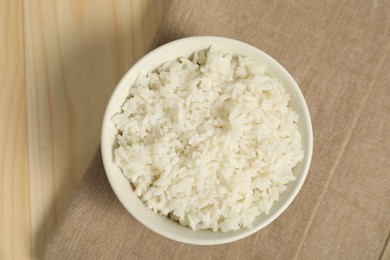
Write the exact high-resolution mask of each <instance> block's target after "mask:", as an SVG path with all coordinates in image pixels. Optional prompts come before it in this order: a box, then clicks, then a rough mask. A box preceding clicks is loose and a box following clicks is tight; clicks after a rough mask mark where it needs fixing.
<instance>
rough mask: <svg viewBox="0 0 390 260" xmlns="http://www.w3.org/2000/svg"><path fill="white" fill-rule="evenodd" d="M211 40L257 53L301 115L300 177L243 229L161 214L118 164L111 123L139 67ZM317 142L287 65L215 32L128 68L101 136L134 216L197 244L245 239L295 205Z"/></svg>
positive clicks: (107, 162)
mask: <svg viewBox="0 0 390 260" xmlns="http://www.w3.org/2000/svg"><path fill="white" fill-rule="evenodd" d="M210 45H213V46H214V47H215V48H216V49H218V50H220V51H223V52H227V53H233V54H237V55H245V56H252V57H255V58H257V59H259V60H260V61H261V62H262V63H263V64H264V65H265V67H266V73H267V74H269V75H270V76H272V77H275V78H277V79H278V80H279V81H280V82H281V83H282V84H283V85H284V87H285V89H286V91H287V92H288V93H289V94H290V97H291V102H290V105H291V106H292V107H293V109H294V110H295V111H296V112H297V114H298V116H299V121H298V127H299V130H300V132H301V135H302V145H303V150H304V152H305V155H304V158H303V161H302V162H301V163H299V164H298V165H297V166H296V167H295V168H294V174H295V176H296V177H297V180H296V181H294V182H292V183H290V184H288V186H287V190H286V191H285V192H284V193H283V194H282V195H281V197H280V200H279V201H278V202H276V203H275V204H274V205H273V207H272V209H271V211H270V214H269V215H267V216H266V215H264V214H263V215H261V216H259V217H257V219H256V220H255V222H254V224H253V228H252V229H246V228H242V229H240V230H238V231H231V232H226V233H223V232H216V233H215V232H213V231H211V230H201V231H193V230H192V229H190V228H188V227H184V226H181V225H180V224H178V223H176V222H174V221H172V220H170V219H168V218H166V217H163V216H162V215H159V214H156V213H154V212H153V211H152V210H150V209H148V208H147V207H146V206H145V205H144V204H143V203H142V202H141V200H140V199H139V198H138V197H137V196H136V195H135V194H134V192H133V189H132V187H131V186H130V183H129V181H128V180H127V179H126V178H125V177H124V176H123V175H122V173H121V170H120V169H119V168H118V167H117V166H116V165H115V163H114V159H113V150H114V147H115V146H116V142H115V136H116V133H117V130H116V129H115V127H114V124H113V123H112V122H111V118H112V117H113V116H114V115H115V114H116V113H118V112H120V107H121V105H122V104H123V102H124V101H125V99H126V98H127V97H128V92H129V88H130V86H132V85H133V82H134V80H135V78H136V76H137V75H138V73H139V72H140V71H143V72H148V71H152V70H154V69H156V68H157V67H158V66H159V65H161V64H162V63H164V62H165V61H168V60H174V59H176V58H178V57H183V56H190V55H191V54H192V53H194V52H195V51H198V50H202V49H206V48H208V47H209V46H210ZM312 147H313V133H312V126H311V120H310V115H309V111H308V109H307V105H306V102H305V99H304V98H303V95H302V93H301V91H300V89H299V87H298V85H297V83H296V82H295V81H294V79H293V78H292V77H291V75H290V74H289V73H288V72H287V70H286V69H284V68H283V67H282V66H281V65H280V64H279V63H278V62H277V61H275V60H274V59H273V58H271V57H270V56H269V55H267V54H266V53H264V52H263V51H261V50H259V49H257V48H255V47H253V46H251V45H248V44H246V43H243V42H240V41H237V40H233V39H228V38H222V37H214V36H200V37H190V38H184V39H180V40H176V41H173V42H170V43H167V44H165V45H163V46H161V47H159V48H157V49H155V50H153V51H151V52H150V53H148V54H147V55H145V56H144V57H143V58H142V59H140V60H139V61H138V62H137V63H136V64H135V65H134V66H133V67H132V68H131V69H130V70H129V71H128V72H127V73H126V75H125V76H124V77H123V78H122V80H121V81H120V82H119V84H118V86H117V87H116V89H115V90H114V92H113V94H112V96H111V98H110V101H109V103H108V105H107V108H106V112H105V115H104V119H103V128H102V137H101V150H102V156H103V163H104V168H105V170H106V174H107V177H108V180H109V182H110V184H111V186H112V189H113V190H114V192H115V194H116V196H117V197H118V199H119V200H120V202H121V203H122V205H123V206H124V207H125V208H126V209H127V210H128V211H129V212H130V213H131V215H133V217H134V218H136V219H137V220H138V221H139V222H141V223H142V224H143V225H145V226H146V227H148V228H150V229H151V230H153V231H154V232H156V233H158V234H160V235H162V236H164V237H167V238H170V239H173V240H176V241H180V242H184V243H189V244H197V245H215V244H223V243H228V242H232V241H235V240H238V239H241V238H244V237H246V236H249V235H251V234H253V233H254V232H256V231H258V230H260V229H261V228H263V227H265V226H267V225H268V224H269V223H271V222H272V221H273V220H274V219H275V218H277V217H278V216H279V215H280V214H281V213H282V212H283V211H284V210H285V209H286V208H287V207H288V206H289V205H290V204H291V202H292V201H293V199H294V198H295V196H296V195H297V193H298V191H299V190H300V189H301V187H302V185H303V182H304V180H305V178H306V175H307V173H308V170H309V166H310V162H311V156H312Z"/></svg>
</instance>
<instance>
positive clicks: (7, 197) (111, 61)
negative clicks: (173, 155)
mask: <svg viewBox="0 0 390 260" xmlns="http://www.w3.org/2000/svg"><path fill="white" fill-rule="evenodd" d="M168 4H169V0H117V1H107V0H94V1H92V0H90V1H82V0H69V1H59V0H57V1H52V0H1V1H0V174H1V179H0V189H1V190H0V196H1V198H0V210H1V214H0V259H30V258H38V259H39V258H41V256H42V252H43V249H44V246H45V243H46V241H47V239H48V237H49V236H50V235H51V234H52V232H53V230H54V228H55V226H56V224H57V223H58V221H59V219H60V218H61V215H62V214H63V213H64V211H65V210H66V208H67V206H68V205H69V202H70V200H71V198H72V193H73V192H74V190H75V188H76V187H77V184H78V182H79V180H80V178H81V177H82V175H83V172H84V170H85V169H86V167H87V165H88V163H89V161H90V159H91V156H92V155H93V152H94V150H95V149H96V148H97V146H98V144H99V136H100V125H101V120H102V116H103V111H104V108H105V105H106V103H107V100H108V98H109V96H110V94H111V92H112V91H113V89H114V87H115V85H116V84H117V82H118V81H119V79H120V78H121V77H122V75H123V74H124V73H125V72H126V71H127V70H128V69H129V67H130V66H131V65H132V64H133V63H134V62H135V61H136V60H137V59H139V58H140V57H142V56H143V55H144V54H145V53H146V52H147V51H148V50H149V48H150V44H151V41H152V39H153V36H154V34H155V32H156V30H157V27H158V25H159V23H160V21H161V18H162V16H163V14H164V13H165V11H166V9H167V6H168Z"/></svg>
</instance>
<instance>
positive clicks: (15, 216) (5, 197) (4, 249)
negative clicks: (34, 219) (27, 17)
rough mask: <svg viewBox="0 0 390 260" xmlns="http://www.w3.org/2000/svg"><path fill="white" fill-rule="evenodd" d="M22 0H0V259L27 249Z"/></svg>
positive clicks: (22, 256) (25, 252)
mask: <svg viewBox="0 0 390 260" xmlns="http://www.w3.org/2000/svg"><path fill="white" fill-rule="evenodd" d="M22 13H23V12H22V1H21V0H20V1H19V0H16V1H11V0H9V1H0V36H1V37H0V82H1V83H0V84H1V85H0V175H1V178H0V196H1V197H0V211H1V212H0V259H26V258H29V256H30V252H31V242H30V213H29V194H28V192H29V189H28V155H27V120H26V119H27V116H26V91H25V84H24V83H25V78H24V53H23V17H22Z"/></svg>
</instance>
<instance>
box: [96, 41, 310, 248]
mask: <svg viewBox="0 0 390 260" xmlns="http://www.w3.org/2000/svg"><path fill="white" fill-rule="evenodd" d="M197 40H206V41H209V42H210V45H212V42H213V41H226V42H227V43H229V44H239V45H242V46H243V47H244V48H249V49H252V50H251V51H254V52H257V53H258V54H259V56H262V57H266V58H267V59H268V60H269V62H271V63H273V65H274V66H276V67H278V70H280V71H281V73H282V74H284V75H285V77H287V79H288V81H289V83H291V84H292V86H291V88H293V89H294V91H295V92H296V93H295V94H296V95H297V97H298V101H297V102H298V103H299V104H300V106H301V108H302V111H303V115H304V120H303V125H304V126H303V127H304V128H305V129H306V131H307V136H306V137H305V138H306V142H307V144H306V149H305V147H303V149H304V151H305V153H306V154H305V156H306V158H307V159H306V160H305V161H302V163H303V167H302V171H301V172H300V174H301V178H299V179H297V180H296V181H295V182H294V186H293V188H292V191H291V194H290V196H288V197H286V199H285V200H284V201H283V202H282V203H281V204H280V206H279V207H278V208H277V209H276V211H275V212H274V213H273V214H272V216H270V215H271V214H270V215H267V217H266V218H265V220H264V221H262V222H261V223H260V224H259V225H258V226H256V227H253V228H252V229H247V230H246V232H242V233H237V234H234V235H232V236H229V237H223V238H221V239H218V240H206V241H205V240H199V239H196V238H193V237H182V236H177V235H175V234H174V233H169V232H163V231H162V230H161V229H158V228H156V227H153V226H149V225H148V224H147V223H146V222H145V221H144V219H143V218H142V217H141V216H139V215H137V214H134V212H133V211H131V208H129V207H128V206H126V203H125V198H124V197H123V196H122V194H121V193H120V191H119V190H118V189H117V188H116V186H115V185H114V178H115V176H113V175H112V174H110V171H109V170H108V169H109V164H111V159H110V158H111V157H112V148H111V147H106V142H105V141H104V140H105V138H106V131H107V125H108V124H110V123H112V122H111V117H112V115H111V114H109V112H110V111H109V110H110V109H109V108H110V107H112V106H113V103H114V99H115V98H114V97H116V96H117V95H118V92H119V91H120V89H122V88H124V87H126V85H125V83H126V81H127V79H128V78H129V76H130V75H132V74H133V73H139V67H140V66H141V65H142V64H143V63H144V61H145V60H148V59H149V58H151V57H153V56H154V55H155V54H157V53H159V52H162V51H164V50H166V49H170V48H172V47H173V46H175V45H180V44H187V43H189V42H191V41H197ZM194 51H195V50H194ZM233 54H234V53H233ZM179 56H180V55H179ZM179 56H178V57H179ZM163 62H164V61H162V62H161V63H163ZM127 87H128V86H127ZM115 105H117V104H115ZM302 139H303V137H302ZM100 142H101V154H102V161H103V166H104V171H105V173H106V176H107V179H108V181H109V183H110V186H111V188H112V190H113V191H114V193H115V195H116V197H117V198H118V200H119V201H120V203H121V204H122V205H123V207H124V208H125V209H126V210H127V211H128V212H129V213H130V214H131V215H132V216H133V217H134V218H135V219H137V221H139V222H140V223H141V224H143V225H144V226H145V227H147V228H149V229H150V230H152V231H153V232H155V233H157V234H159V235H162V236H164V237H166V238H169V239H172V240H175V241H178V242H182V243H187V244H193V245H217V244H224V243H230V242H233V241H236V240H239V239H242V238H244V237H247V236H250V235H252V234H253V233H255V232H257V231H259V230H260V229H262V228H264V227H265V226H267V225H269V224H270V223H271V222H272V221H274V220H275V219H276V218H278V217H279V216H280V215H281V214H282V213H283V212H284V211H285V210H286V209H287V207H288V206H289V205H290V204H291V203H292V201H293V200H294V199H295V198H296V196H297V194H298V192H299V191H300V190H301V188H302V186H303V183H304V181H305V180H306V178H307V175H308V172H309V168H310V164H311V160H312V153H313V129H312V123H311V117H310V113H309V109H308V107H307V103H306V101H305V99H304V96H303V94H302V92H301V89H300V87H299V86H298V84H297V83H296V81H295V80H294V78H293V77H292V76H291V75H290V73H289V72H288V71H287V70H286V69H285V68H284V67H283V66H282V65H281V64H280V63H279V62H278V61H276V60H275V59H274V58H272V57H271V56H270V55H268V54H267V53H265V52H264V51H262V50H260V49H258V48H256V47H254V46H252V45H250V44H248V43H245V42H242V41H239V40H236V39H232V38H226V37H220V36H191V37H186V38H181V39H178V40H174V41H171V42H168V43H166V44H164V45H161V46H160V47H157V48H156V49H154V50H152V51H150V52H149V53H147V54H146V55H144V56H143V57H142V58H141V59H139V60H138V61H137V62H136V63H134V64H133V65H132V66H131V67H130V69H129V70H128V71H127V72H126V73H125V74H124V75H123V77H122V78H121V80H120V81H119V83H118V84H117V85H116V87H115V89H114V91H113V92H112V94H111V96H110V98H109V101H108V103H107V105H106V107H105V112H104V117H103V121H102V129H101V139H100ZM194 232H196V231H194Z"/></svg>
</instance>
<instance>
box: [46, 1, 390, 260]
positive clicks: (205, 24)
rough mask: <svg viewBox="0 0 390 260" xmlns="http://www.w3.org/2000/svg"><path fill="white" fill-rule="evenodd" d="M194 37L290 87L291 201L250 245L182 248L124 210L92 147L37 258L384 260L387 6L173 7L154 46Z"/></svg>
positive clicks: (388, 223)
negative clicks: (301, 133)
mask: <svg viewBox="0 0 390 260" xmlns="http://www.w3.org/2000/svg"><path fill="white" fill-rule="evenodd" d="M193 35H220V36H226V37H231V38H235V39H239V40H242V41H245V42H247V43H249V44H252V45H254V46H256V47H258V48H260V49H262V50H264V51H265V52H267V53H268V54H270V55H271V56H272V57H274V58H275V59H276V60H278V61H279V62H280V63H281V64H282V65H283V66H284V67H285V68H286V69H287V70H288V71H289V72H290V73H291V74H292V76H293V77H294V78H295V80H296V81H297V82H298V85H299V86H300V87H301V90H302V92H303V94H304V96H305V98H306V101H307V103H308V106H309V110H310V113H311V117H312V121H313V129H314V154H313V161H312V165H311V169H310V172H309V175H308V177H307V179H306V181H305V184H304V186H303V188H302V190H301V192H300V193H299V194H298V196H297V198H296V199H295V200H294V202H293V203H292V204H291V206H290V207H289V208H288V209H287V210H286V211H285V212H284V213H283V214H282V215H281V216H280V217H279V218H277V219H276V220H275V221H274V222H272V223H271V224H270V225H269V226H267V227H266V228H264V229H262V230H260V231H258V232H256V233H255V234H253V235H252V236H249V237H247V238H245V239H242V240H239V241H237V242H233V243H229V244H225V245H217V246H194V245H188V244H183V243H179V242H175V241H172V240H169V239H166V238H164V237H161V236H159V235H157V234H155V233H154V232H152V231H150V230H149V229H147V228H146V227H144V226H143V225H141V224H140V223H139V222H138V221H136V220H135V219H134V218H133V217H132V216H131V215H130V214H129V213H127V211H126V210H125V209H124V208H123V207H122V206H121V204H120V203H119V201H118V200H117V199H116V197H115V195H114V193H113V192H112V190H111V187H110V185H109V183H108V181H107V178H106V176H105V172H104V169H103V165H102V160H101V156H100V150H98V151H97V152H96V155H95V157H94V159H93V161H92V163H91V165H90V167H89V168H88V170H87V172H86V175H85V177H84V178H83V180H82V181H81V184H80V187H79V189H78V191H77V193H76V194H75V197H74V199H73V202H72V204H71V206H70V208H69V210H68V211H67V213H66V215H65V217H64V219H63V221H62V222H61V223H60V225H59V226H58V228H57V230H56V232H55V234H54V235H53V237H52V239H51V240H50V242H49V243H48V245H47V249H46V254H45V256H46V258H47V259H293V258H296V259H390V242H389V240H390V238H389V232H390V53H389V52H390V2H389V1H388V0H377V1H367V0H356V1H339V0H329V1H306V0H302V1H299V0H291V1H271V0H263V1H244V0H242V1H222V0H217V1H215V0H213V1H207V0H202V1H198V0H186V1H183V0H177V1H172V2H171V4H170V7H169V9H168V11H167V14H166V15H165V17H164V20H163V22H162V25H161V27H160V30H159V33H158V35H157V36H156V40H155V43H154V47H156V46H158V45H161V44H164V43H166V42H169V41H172V40H175V39H178V38H182V37H186V36H193Z"/></svg>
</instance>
